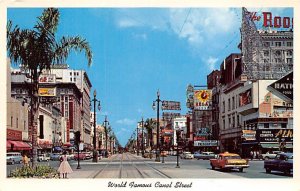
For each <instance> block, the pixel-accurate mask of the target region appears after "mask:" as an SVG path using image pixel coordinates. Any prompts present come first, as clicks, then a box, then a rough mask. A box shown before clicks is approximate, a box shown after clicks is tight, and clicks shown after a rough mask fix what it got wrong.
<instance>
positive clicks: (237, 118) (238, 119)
mask: <svg viewBox="0 0 300 191" xmlns="http://www.w3.org/2000/svg"><path fill="white" fill-rule="evenodd" d="M236 122H237V126H238V127H239V126H240V115H239V114H237V115H236Z"/></svg>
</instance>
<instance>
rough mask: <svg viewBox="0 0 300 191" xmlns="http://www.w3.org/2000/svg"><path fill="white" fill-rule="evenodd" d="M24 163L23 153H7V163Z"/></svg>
mask: <svg viewBox="0 0 300 191" xmlns="http://www.w3.org/2000/svg"><path fill="white" fill-rule="evenodd" d="M15 163H19V164H20V163H22V155H21V153H19V152H9V153H6V164H15Z"/></svg>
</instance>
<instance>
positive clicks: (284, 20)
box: [249, 12, 294, 28]
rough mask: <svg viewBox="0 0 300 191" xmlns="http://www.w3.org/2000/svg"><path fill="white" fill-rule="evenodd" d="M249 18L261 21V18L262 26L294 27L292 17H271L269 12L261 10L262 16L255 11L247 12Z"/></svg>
mask: <svg viewBox="0 0 300 191" xmlns="http://www.w3.org/2000/svg"><path fill="white" fill-rule="evenodd" d="M249 18H250V20H251V21H261V19H263V27H274V28H294V18H291V17H281V16H275V17H273V15H272V13H271V12H262V16H260V15H257V12H249Z"/></svg>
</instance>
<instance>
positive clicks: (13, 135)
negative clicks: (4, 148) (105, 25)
mask: <svg viewBox="0 0 300 191" xmlns="http://www.w3.org/2000/svg"><path fill="white" fill-rule="evenodd" d="M6 139H7V140H13V141H22V131H17V130H12V129H7V130H6Z"/></svg>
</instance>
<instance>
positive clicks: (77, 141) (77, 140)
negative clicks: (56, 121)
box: [74, 131, 81, 145]
mask: <svg viewBox="0 0 300 191" xmlns="http://www.w3.org/2000/svg"><path fill="white" fill-rule="evenodd" d="M74 134H75V144H76V145H79V143H80V136H81V134H80V131H76V132H75V133H74Z"/></svg>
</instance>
